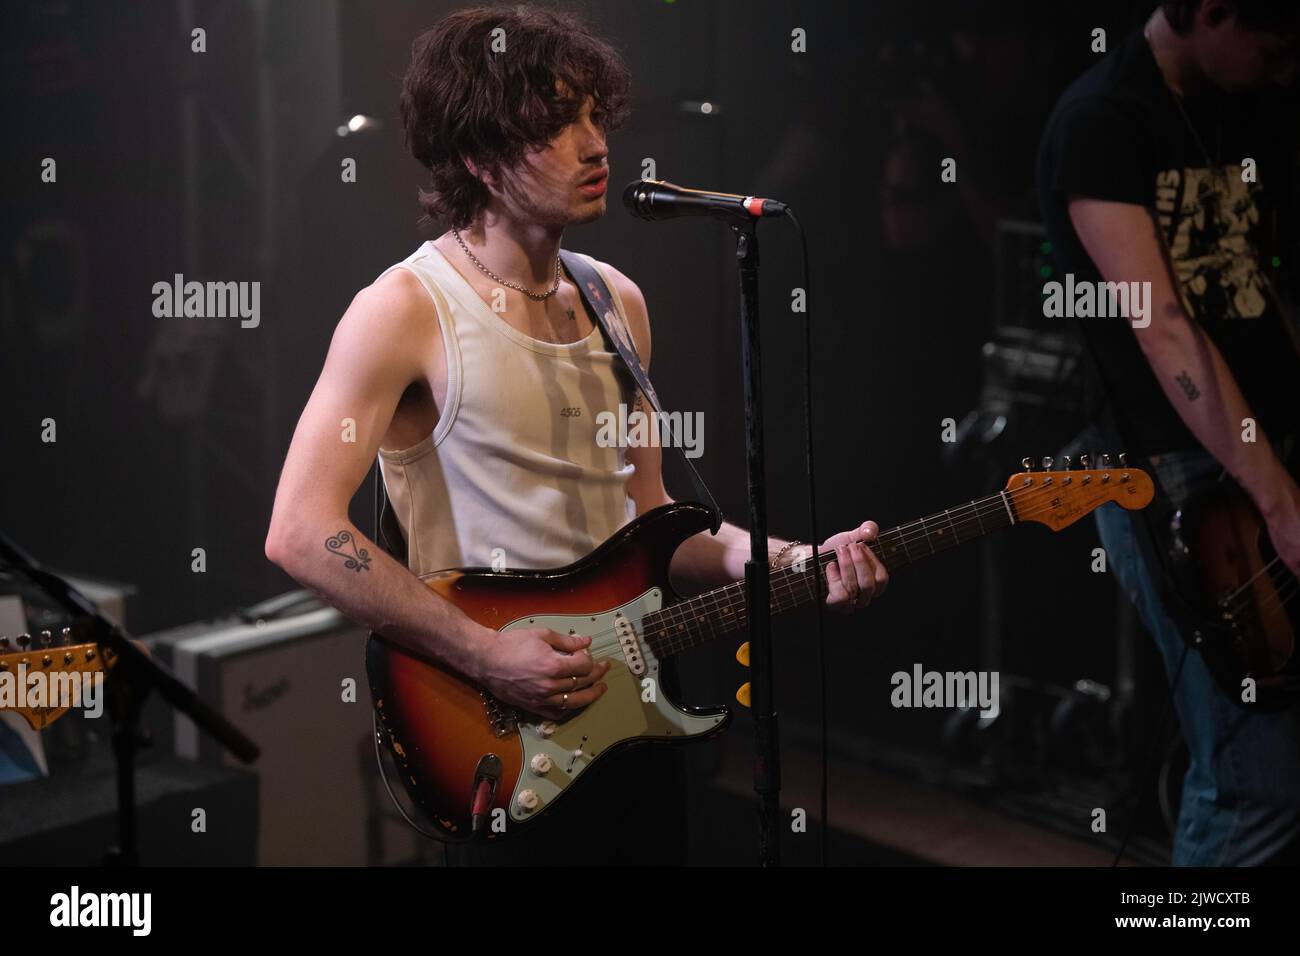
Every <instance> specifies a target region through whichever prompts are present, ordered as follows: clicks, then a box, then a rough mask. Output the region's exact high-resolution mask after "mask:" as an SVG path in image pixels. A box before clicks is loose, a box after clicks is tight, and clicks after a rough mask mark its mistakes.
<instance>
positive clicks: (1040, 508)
mask: <svg viewBox="0 0 1300 956" xmlns="http://www.w3.org/2000/svg"><path fill="white" fill-rule="evenodd" d="M1076 474H1083V473H1082V472H1077V473H1076ZM1099 485H1100V483H1099ZM1049 490H1055V489H1048V487H1047V486H1046V485H1037V486H1033V487H1029V486H1025V487H1021V488H1011V489H1004V490H1003V491H1000V492H997V493H996V494H993V495H988V496H986V497H985V498H981V499H979V500H978V501H972V502H969V503H968V504H965V505H959V506H958V507H957V508H953V509H949V510H948V511H946V512H944V517H946V518H948V521H949V526H950V527H954V526H953V518H956V519H957V520H960V521H961V522H962V523H963V524H969V523H970V521H971V520H972V519H973V520H975V521H977V522H978V523H979V525H980V529H981V534H982V533H983V518H984V517H990V516H992V515H997V514H1005V512H1006V506H1005V504H1004V503H1003V501H1004V499H1003V496H1004V495H1005V496H1006V497H1007V498H1010V499H1011V501H1012V502H1013V503H1014V502H1015V501H1017V500H1018V499H1022V498H1029V497H1032V496H1034V495H1046V494H1047V493H1048V491H1049ZM1054 507H1056V506H1054V505H1052V504H1051V502H1050V501H1049V502H1048V503H1047V504H1044V505H1035V506H1032V507H1030V508H1027V509H1020V508H1017V509H1016V519H1015V523H1019V522H1021V521H1023V520H1028V519H1031V518H1033V517H1036V516H1038V515H1040V514H1043V513H1045V512H1049V511H1051V510H1053V508H1054ZM931 517H932V518H933V519H934V521H935V522H937V521H938V520H939V518H938V516H937V515H934V516H931ZM928 520H929V519H926V518H918V519H916V520H914V521H910V522H907V523H905V524H902V525H899V526H897V527H896V528H892V529H889V530H888V531H886V532H884V533H883V534H882V535H879V536H877V538H876V540H875V542H873V544H872V546H871V547H872V551H873V553H876V556H877V557H878V558H879V557H881V555H880V554H879V552H878V550H877V549H878V548H879V546H880V540H881V538H882V537H885V536H888V537H890V538H891V541H892V539H893V538H895V537H897V538H898V546H900V547H902V548H903V552H904V555H905V557H906V560H907V561H908V562H909V563H910V562H911V560H912V557H911V554H910V553H909V549H908V547H907V544H908V542H909V541H910V542H911V543H913V544H915V543H917V542H919V541H921V540H929V541H930V542H931V550H930V552H929V553H930V554H937V553H938V550H939V549H937V548H935V547H934V546H933V540H932V538H931V533H930V531H929V530H928V529H927V528H926V525H927V523H928ZM917 525H919V526H921V529H922V530H921V533H919V534H911V535H910V536H909V534H908V532H907V529H909V528H913V527H915V526H917ZM994 530H998V529H994ZM978 536H981V535H976V537H978ZM954 538H955V539H956V540H957V543H961V541H960V536H959V535H957V534H956V531H955V527H954ZM966 540H971V539H970V538H967V539H966ZM926 556H927V555H921V557H926ZM817 557H818V559H819V560H821V561H822V562H823V563H828V562H830V561H834V560H835V559H836V557H837V553H836V552H835V551H822V552H818V555H817ZM809 558H811V555H809ZM804 560H805V562H806V561H807V560H808V558H805V559H804ZM788 569H789V566H788V565H787V566H786V568H781V569H777V570H778V571H788ZM812 580H813V575H811V574H808V573H807V572H804V573H802V574H798V573H797V574H793V575H790V574H784V575H781V577H780V578H778V580H777V582H776V584H775V585H774V586H773V588H772V593H771V595H770V598H769V599H770V600H771V602H772V604H773V606H774V609H775V610H777V611H778V612H780V611H785V610H788V609H790V608H791V607H798V606H799V603H800V602H799V596H798V595H796V593H795V592H796V589H800V590H802V591H807V592H809V596H811V586H812ZM737 583H739V582H733V583H731V584H728V585H724V586H723V587H721V588H715V589H714V590H713V591H708V592H705V593H704V594H699V595H695V596H694V597H691V598H687V599H686V600H684V601H681V602H679V603H678V604H671V605H668V606H667V607H664V608H660V609H659V610H658V611H655V612H651V613H653V614H656V615H658V616H659V618H660V619H661V621H662V623H664V624H668V625H673V624H678V625H689V624H691V623H693V622H694V621H696V620H699V618H700V617H702V616H704V614H707V613H708V612H709V611H711V610H718V609H720V608H721V607H723V603H722V601H723V598H722V595H723V594H724V593H726V592H728V591H729V590H730V589H732V588H734V587H735V586H736V584H737ZM791 596H793V597H794V598H795V600H794V602H793V603H792V604H790V605H787V604H785V599H786V598H787V597H791ZM710 602H711V603H712V607H707V605H709V604H710ZM688 604H689V605H694V606H695V607H697V608H698V609H699V610H700V611H701V612H704V613H703V614H690V615H688V614H687V613H686V611H685V608H684V605H688ZM734 604H735V601H734V598H732V597H728V598H727V605H728V606H731V605H734ZM740 614H742V615H743V614H744V608H743V606H742V607H741V610H740ZM647 616H648V615H647ZM704 620H705V622H706V623H708V624H709V625H710V630H712V631H714V632H715V633H714V635H713V636H720V635H718V634H717V633H716V627H714V626H713V625H712V622H711V621H709V619H708V618H707V617H704ZM616 633H617V629H616V628H606V629H605V630H603V631H597V632H595V633H594V634H591V635H588V636H589V637H591V639H592V645H591V646H592V647H594V646H595V644H596V642H597V640H600V639H603V638H607V637H609V636H611V635H615V634H616ZM659 633H660V634H661V635H662V637H664V638H666V639H667V640H666V641H664V642H663V644H664V646H663V649H664V650H666V651H667V653H668V654H669V655H671V654H675V653H678V652H680V651H682V650H685V649H687V648H688V647H690V646H692V643H693V642H690V641H687V642H685V643H682V644H681V646H677V641H675V640H674V639H673V638H672V635H671V634H670V632H669V631H667V630H662V631H660V632H659ZM724 633H728V632H724ZM646 638H647V640H649V636H648V635H646ZM605 646H608V647H612V648H614V649H615V650H616V651H617V653H616V654H614V655H612V656H613V657H615V658H617V657H618V656H621V654H622V649H621V646H620V645H618V644H617V642H613V643H605V642H604V641H602V647H605ZM590 649H591V648H590V647H589V650H590ZM594 657H595V654H594V652H593V658H594Z"/></svg>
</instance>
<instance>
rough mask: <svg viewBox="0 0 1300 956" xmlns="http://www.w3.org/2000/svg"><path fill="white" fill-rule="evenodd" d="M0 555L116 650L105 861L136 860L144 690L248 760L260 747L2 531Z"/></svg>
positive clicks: (110, 687)
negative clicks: (113, 796)
mask: <svg viewBox="0 0 1300 956" xmlns="http://www.w3.org/2000/svg"><path fill="white" fill-rule="evenodd" d="M0 559H2V560H3V561H4V562H5V563H7V564H9V565H10V566H11V567H12V568H14V569H15V570H17V571H19V572H21V573H22V574H23V576H24V577H26V578H27V579H28V580H29V581H31V582H32V584H34V585H36V587H37V588H39V589H40V590H41V591H42V592H43V593H44V594H45V595H46V596H47V597H49V598H50V599H51V600H52V601H54V602H55V603H56V604H58V605H59V607H61V608H63V609H64V610H65V611H67V612H68V613H70V614H71V615H72V616H73V617H86V618H90V619H91V621H92V622H93V623H94V625H95V631H96V635H97V636H96V642H97V643H98V644H99V646H100V650H101V657H104V656H106V655H105V654H104V653H103V652H104V651H105V650H111V651H112V652H113V653H114V654H115V655H116V663H115V664H114V666H113V669H112V671H111V674H110V677H109V680H108V681H107V682H106V687H105V689H106V691H107V703H108V713H109V718H110V719H111V720H112V721H113V755H114V757H115V758H116V760H117V829H118V842H117V846H115V847H110V848H109V850H108V852H107V853H106V854H105V857H104V863H105V865H106V866H136V865H138V864H139V862H140V858H139V853H138V850H137V848H136V812H135V756H136V751H137V750H138V749H139V745H140V710H141V707H142V706H143V704H144V699H145V696H146V695H147V694H148V693H149V691H150V690H151V689H153V688H157V690H158V692H159V694H161V695H162V698H163V699H164V700H165V701H166V702H167V703H168V704H170V705H171V706H172V707H174V708H176V709H177V710H179V711H181V712H182V713H184V714H187V715H188V716H189V717H190V719H191V720H193V721H194V723H195V724H196V725H197V726H198V728H199V729H200V730H203V731H206V732H207V733H209V734H211V735H212V736H213V737H215V738H216V739H217V740H218V741H220V743H221V744H222V746H224V747H225V748H226V749H227V750H229V751H230V752H231V753H233V754H234V755H235V756H236V757H238V758H239V759H240V760H242V761H244V762H245V763H252V762H253V761H254V760H256V759H257V756H258V748H257V745H256V744H254V743H253V742H252V741H251V740H249V739H248V738H247V737H246V736H244V735H243V734H242V733H241V732H240V731H239V730H238V729H237V728H236V727H235V726H234V725H233V724H232V723H230V721H228V720H226V718H225V717H223V716H222V715H221V714H219V713H218V712H217V711H216V710H214V709H213V708H212V707H210V706H209V705H208V704H207V703H205V702H204V701H203V699H202V698H200V697H199V696H198V695H197V694H195V693H194V691H192V690H190V688H188V687H186V686H185V684H183V683H182V682H181V681H180V680H178V679H177V678H176V675H174V674H173V673H172V672H171V671H169V670H167V668H165V667H163V666H162V665H160V664H159V663H158V662H157V661H155V660H154V659H153V658H152V657H151V656H150V655H149V654H147V653H146V652H145V651H143V650H141V649H140V647H139V646H138V645H137V644H136V643H135V642H134V641H132V640H131V639H130V637H129V636H128V635H127V634H126V632H125V631H123V630H122V629H121V628H119V627H118V626H117V625H116V624H114V623H113V622H112V621H110V620H109V619H108V618H106V617H104V615H103V614H101V613H100V612H99V609H98V608H97V607H95V605H94V604H92V603H91V602H90V600H89V599H88V598H86V596H85V595H84V594H82V593H81V592H80V591H78V590H77V589H76V588H74V587H73V586H72V585H71V584H69V583H68V582H67V581H65V580H64V579H63V578H61V577H59V576H58V575H57V574H54V573H53V572H51V571H48V570H46V569H45V568H43V567H41V566H40V565H39V564H38V563H37V562H36V559H35V558H33V557H32V556H31V555H29V554H27V552H25V551H23V549H22V548H20V547H19V546H18V545H17V543H15V542H14V541H12V540H10V539H9V538H7V537H6V536H5V535H4V534H0Z"/></svg>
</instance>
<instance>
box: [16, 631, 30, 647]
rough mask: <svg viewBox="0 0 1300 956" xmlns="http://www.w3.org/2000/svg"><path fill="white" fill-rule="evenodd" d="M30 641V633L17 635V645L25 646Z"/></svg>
mask: <svg viewBox="0 0 1300 956" xmlns="http://www.w3.org/2000/svg"><path fill="white" fill-rule="evenodd" d="M31 642H32V636H31V635H30V634H19V635H18V646H19V647H26V646H27V645H28V644H30V643H31Z"/></svg>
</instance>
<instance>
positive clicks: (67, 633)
mask: <svg viewBox="0 0 1300 956" xmlns="http://www.w3.org/2000/svg"><path fill="white" fill-rule="evenodd" d="M59 637H61V638H63V643H64V644H71V643H72V628H70V627H65V628H64V629H63V630H62V631H60V632H59Z"/></svg>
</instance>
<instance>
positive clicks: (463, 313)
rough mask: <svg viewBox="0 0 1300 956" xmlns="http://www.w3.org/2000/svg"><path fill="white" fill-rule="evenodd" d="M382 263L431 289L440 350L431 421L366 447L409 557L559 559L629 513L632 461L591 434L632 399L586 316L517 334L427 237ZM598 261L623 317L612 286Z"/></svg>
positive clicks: (424, 560) (513, 561)
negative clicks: (603, 417)
mask: <svg viewBox="0 0 1300 956" xmlns="http://www.w3.org/2000/svg"><path fill="white" fill-rule="evenodd" d="M584 258H587V259H588V260H589V261H590V257H587V256H584ZM596 268H597V269H598V270H599V269H600V267H599V266H598V265H597V266H596ZM393 269H408V270H410V272H412V273H413V274H414V275H415V277H416V278H417V279H419V280H420V283H421V284H422V285H423V286H424V288H425V290H426V291H427V292H428V293H429V296H430V297H431V298H432V299H433V302H434V305H435V306H436V308H437V310H438V319H439V324H440V325H441V328H442V341H443V346H444V348H445V350H446V355H447V397H446V401H445V402H443V406H444V407H443V408H442V409H441V416H440V417H439V419H438V424H437V427H436V428H435V429H434V431H433V434H432V435H430V436H428V437H427V438H425V439H424V440H423V441H421V442H419V443H418V444H416V445H413V446H411V447H410V448H406V449H403V450H401V451H387V450H384V449H380V451H379V466H380V471H381V473H382V475H383V479H384V487H385V489H386V491H387V493H388V497H389V499H390V501H391V502H392V507H393V511H394V514H395V516H396V517H397V520H398V523H399V524H400V525H401V527H402V532H403V533H404V534H405V536H406V540H407V563H408V565H409V566H410V568H411V570H412V571H413V572H415V573H416V574H417V575H419V576H421V577H424V576H427V575H429V574H430V573H432V572H434V571H439V570H443V569H445V568H454V567H480V566H482V567H496V568H502V567H506V568H550V567H558V566H561V565H565V564H569V563H570V562H572V561H575V560H577V559H578V558H580V557H582V556H583V555H585V554H587V553H589V552H590V551H592V550H594V549H595V548H596V546H597V545H599V544H600V543H601V542H602V541H604V540H605V539H606V538H608V537H609V536H610V535H612V534H613V533H614V532H615V531H617V530H618V529H619V528H621V527H622V526H623V525H624V524H626V523H627V522H628V521H629V520H630V519H631V518H633V517H635V504H634V503H633V502H632V500H631V499H630V498H629V497H628V496H627V489H626V485H627V480H628V478H629V477H630V476H631V474H632V472H633V471H634V470H635V467H636V466H635V465H632V464H631V463H629V462H627V461H626V460H625V457H624V454H623V449H622V448H620V447H617V443H615V444H614V445H613V446H612V447H601V446H600V445H599V444H598V443H597V441H596V436H597V433H598V432H599V431H600V428H599V423H598V421H597V415H598V414H599V413H600V412H602V411H607V412H611V413H614V414H615V415H617V413H618V405H619V403H620V402H622V403H625V404H627V405H628V406H629V407H630V406H631V404H632V402H631V401H630V400H629V399H630V395H631V394H632V393H631V392H629V391H628V390H627V389H624V388H623V387H622V385H621V377H620V376H617V375H616V374H615V368H616V363H618V361H619V359H618V355H617V353H614V352H610V351H606V346H605V340H604V337H603V336H602V335H601V331H600V328H599V326H597V327H595V328H593V329H592V331H591V334H590V335H588V336H587V337H586V338H585V339H582V340H580V341H578V342H573V343H570V344H566V345H557V344H555V343H552V342H543V341H541V340H539V339H534V338H532V337H531V336H528V335H525V334H524V333H522V332H520V331H519V330H518V329H516V328H514V327H513V326H512V325H510V324H509V323H507V322H506V321H505V319H503V318H502V317H501V316H499V315H497V314H496V313H494V312H493V311H492V310H491V309H490V308H489V307H488V305H487V304H486V303H485V302H484V301H483V300H482V299H481V298H479V296H478V293H476V292H475V291H474V288H473V287H472V286H471V285H470V284H469V283H468V282H467V281H466V280H465V278H464V277H463V276H461V275H460V273H459V272H457V271H456V269H455V268H454V267H453V266H452V265H451V263H449V262H448V261H447V259H446V257H444V256H443V254H442V253H441V252H440V251H439V250H438V248H437V247H436V246H434V245H433V243H432V242H426V243H424V244H423V245H422V246H420V248H419V249H417V250H416V251H415V252H414V253H413V254H411V255H410V256H408V257H407V258H406V259H405V260H403V261H402V262H399V263H396V264H394V265H392V266H390V267H389V268H388V269H385V270H384V272H383V273H381V275H386V274H387V273H388V272H390V271H392V270H393ZM600 271H601V275H602V277H603V278H604V279H605V282H606V284H607V285H608V286H609V288H610V293H611V295H612V297H613V299H614V309H615V313H616V315H615V318H616V321H618V322H620V323H623V327H624V328H626V327H627V326H626V312H624V309H623V303H622V301H621V300H620V299H619V295H618V291H617V290H616V289H615V288H614V285H613V283H611V282H610V281H609V276H608V274H606V273H605V272H604V271H603V270H600ZM633 387H634V386H633Z"/></svg>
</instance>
